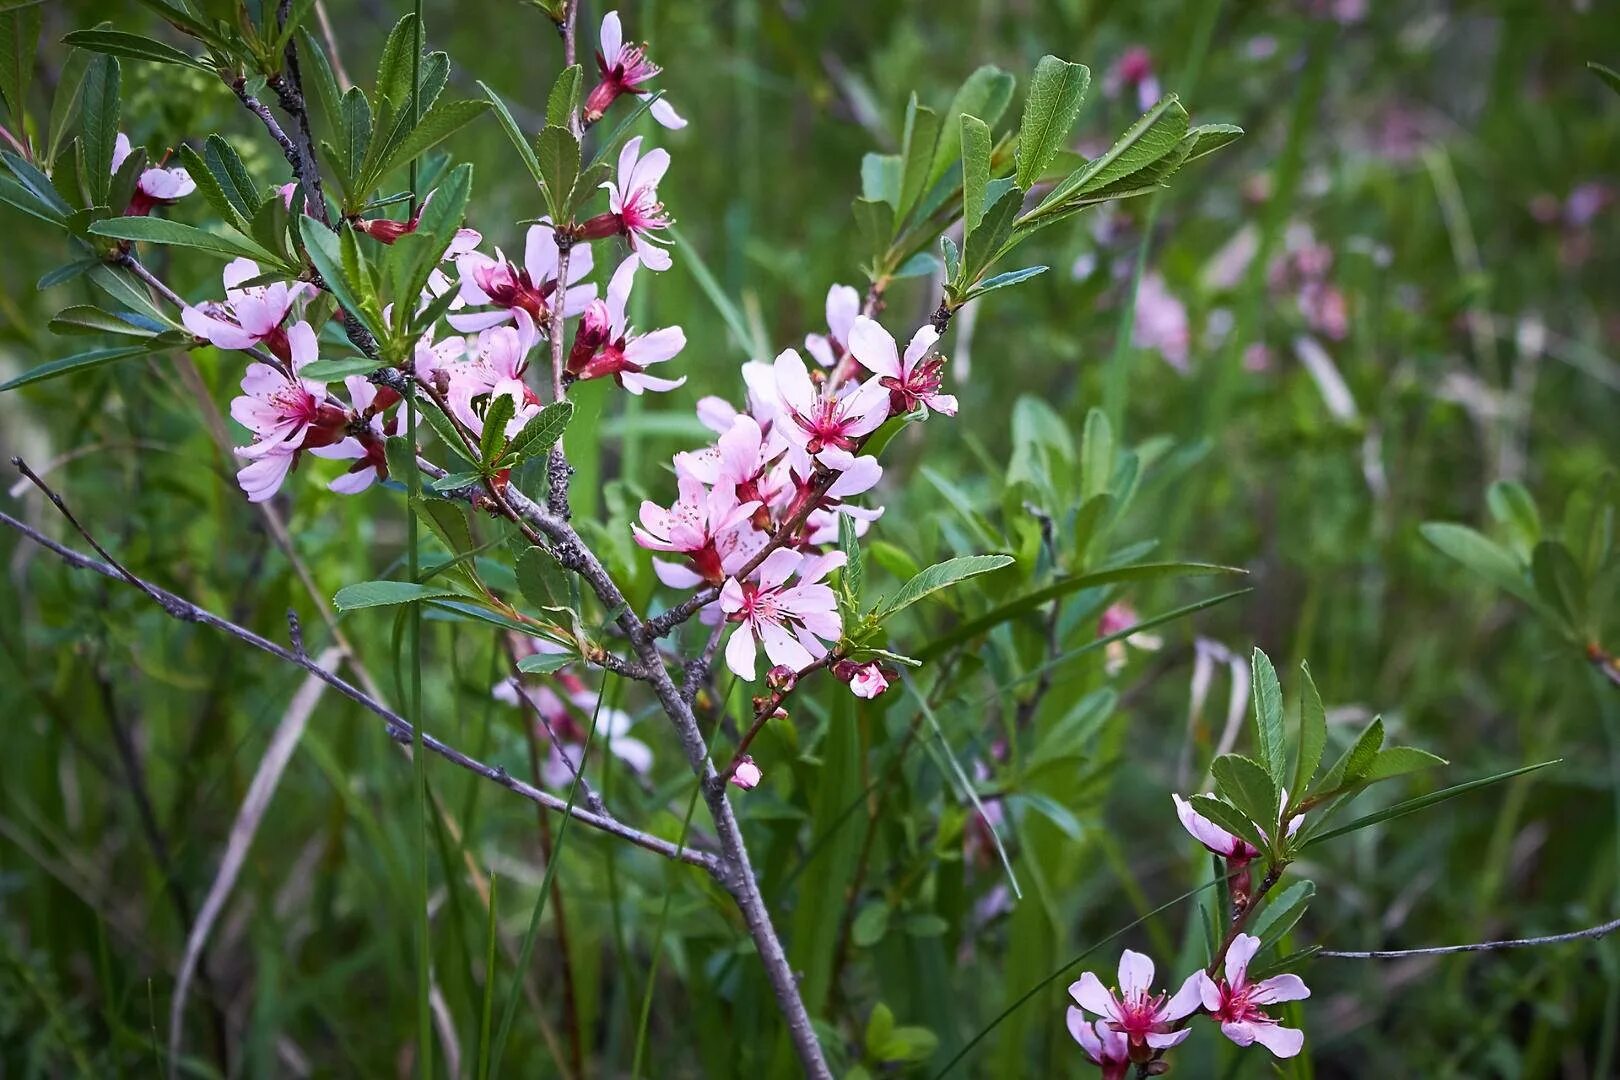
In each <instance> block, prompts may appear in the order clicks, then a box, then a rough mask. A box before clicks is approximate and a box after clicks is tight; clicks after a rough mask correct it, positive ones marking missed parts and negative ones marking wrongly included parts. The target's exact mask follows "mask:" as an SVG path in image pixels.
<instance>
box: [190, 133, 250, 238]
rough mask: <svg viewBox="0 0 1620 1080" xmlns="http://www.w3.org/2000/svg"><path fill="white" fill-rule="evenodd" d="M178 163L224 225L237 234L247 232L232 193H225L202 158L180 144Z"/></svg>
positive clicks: (245, 223)
mask: <svg viewBox="0 0 1620 1080" xmlns="http://www.w3.org/2000/svg"><path fill="white" fill-rule="evenodd" d="M180 161H181V163H182V164H184V165H185V167H186V172H188V173H190V174H191V179H192V182H193V183H195V184H196V185H197V190H198V191H200V192H202V197H203V198H204V199H206V200H208V205H209V206H211V207H213V209H214V213H216V214H218V215H219V216H220V217H221V218H223V219H224V221H225V224H227V225H229V226H230V227H231V228H233V229H235V230H236V231H237V232H240V233H245V232H247V228H248V221H247V217H246V216H245V215H244V214H243V213H242V211H241V209H240V208H239V207H238V206H237V204H236V201H235V200H234V199H233V198H232V197H231V194H232V193H230V192H227V191H226V190H225V187H224V185H222V184H221V183H220V182H219V178H218V177H216V176H215V175H214V174H213V173H212V172H211V171H210V170H209V168H208V165H207V163H206V162H205V161H204V160H203V156H202V155H201V154H199V153H197V151H195V150H193V149H192V148H191V147H189V146H186V145H184V144H182V145H181V147H180Z"/></svg>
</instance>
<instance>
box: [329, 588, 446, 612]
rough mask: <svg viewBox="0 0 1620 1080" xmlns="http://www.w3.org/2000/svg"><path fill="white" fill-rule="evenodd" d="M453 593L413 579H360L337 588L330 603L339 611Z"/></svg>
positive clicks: (411, 602) (414, 600)
mask: <svg viewBox="0 0 1620 1080" xmlns="http://www.w3.org/2000/svg"><path fill="white" fill-rule="evenodd" d="M455 595H456V594H455V593H454V592H452V591H451V590H449V589H441V588H437V587H435V586H432V585H418V584H417V583H416V582H414V581H362V582H360V583H359V584H357V585H345V586H344V587H343V588H341V589H339V590H338V591H337V594H336V595H335V596H333V597H332V604H333V605H334V606H335V607H336V608H337V609H338V610H339V611H358V610H360V609H361V608H373V607H392V606H393V605H395V604H415V603H419V602H420V601H423V600H433V599H438V598H443V597H449V596H455Z"/></svg>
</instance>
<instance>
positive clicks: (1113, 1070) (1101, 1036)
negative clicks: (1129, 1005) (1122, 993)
mask: <svg viewBox="0 0 1620 1080" xmlns="http://www.w3.org/2000/svg"><path fill="white" fill-rule="evenodd" d="M1066 1020H1067V1022H1068V1025H1069V1034H1070V1035H1072V1036H1074V1041H1075V1042H1077V1043H1079V1044H1080V1049H1082V1050H1084V1051H1085V1052H1086V1056H1087V1057H1088V1058H1090V1059H1091V1061H1092V1064H1094V1065H1098V1066H1100V1067H1101V1068H1102V1074H1103V1080H1125V1077H1126V1075H1127V1074H1128V1073H1129V1072H1130V1068H1131V1044H1130V1041H1129V1040H1128V1039H1126V1038H1125V1036H1123V1035H1121V1034H1120V1033H1119V1032H1117V1031H1115V1030H1114V1029H1113V1028H1112V1027H1110V1026H1109V1025H1108V1022H1107V1021H1105V1020H1098V1021H1095V1022H1093V1021H1091V1020H1088V1019H1086V1014H1085V1013H1083V1012H1081V1011H1080V1010H1079V1009H1077V1008H1075V1007H1074V1006H1073V1005H1071V1006H1069V1011H1068V1014H1067V1016H1066Z"/></svg>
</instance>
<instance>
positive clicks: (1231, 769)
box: [1209, 754, 1282, 848]
mask: <svg viewBox="0 0 1620 1080" xmlns="http://www.w3.org/2000/svg"><path fill="white" fill-rule="evenodd" d="M1209 769H1210V772H1211V773H1213V774H1214V776H1215V786H1216V788H1217V790H1219V792H1220V793H1221V794H1222V795H1224V796H1225V797H1226V798H1227V799H1228V800H1230V801H1231V803H1232V805H1233V806H1236V807H1237V808H1238V809H1239V810H1241V811H1243V813H1244V814H1246V815H1248V817H1249V819H1250V820H1251V821H1253V822H1254V823H1255V824H1257V825H1259V826H1260V828H1261V830H1262V831H1263V832H1264V833H1265V834H1266V835H1267V836H1269V837H1273V838H1275V837H1276V836H1277V823H1278V821H1279V820H1280V819H1281V817H1282V793H1281V792H1280V791H1279V790H1278V786H1277V782H1276V781H1275V780H1273V779H1272V778H1271V775H1270V774H1269V773H1268V772H1267V771H1266V769H1265V767H1264V766H1262V765H1261V764H1260V763H1259V762H1257V761H1255V760H1254V759H1253V758H1247V757H1244V756H1243V755H1242V754H1222V755H1221V756H1220V757H1218V758H1216V759H1215V761H1214V762H1213V763H1212V764H1211V765H1210V767H1209ZM1258 846H1260V847H1262V848H1264V847H1265V846H1266V845H1263V844H1262V845H1258Z"/></svg>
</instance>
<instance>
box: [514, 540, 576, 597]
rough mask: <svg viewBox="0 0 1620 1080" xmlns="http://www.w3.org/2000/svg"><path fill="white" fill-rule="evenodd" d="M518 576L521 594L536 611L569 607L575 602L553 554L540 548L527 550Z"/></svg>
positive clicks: (518, 567)
mask: <svg viewBox="0 0 1620 1080" xmlns="http://www.w3.org/2000/svg"><path fill="white" fill-rule="evenodd" d="M516 574H517V583H518V591H519V592H521V593H522V594H523V599H525V600H527V601H528V602H529V603H530V604H532V605H533V606H534V607H536V608H539V609H540V610H542V611H554V610H558V609H566V608H567V607H568V605H569V603H570V601H571V599H572V591H571V590H570V588H569V585H568V578H567V576H566V575H564V574H563V570H562V567H561V566H560V565H558V563H557V560H556V559H555V558H553V557H552V555H551V553H550V552H548V551H546V550H545V549H543V548H538V547H527V548H524V549H523V554H521V555H519V556H518V559H517V565H516Z"/></svg>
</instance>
